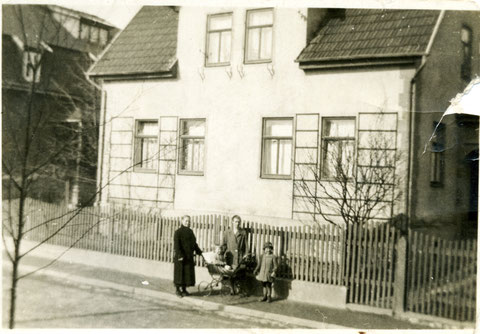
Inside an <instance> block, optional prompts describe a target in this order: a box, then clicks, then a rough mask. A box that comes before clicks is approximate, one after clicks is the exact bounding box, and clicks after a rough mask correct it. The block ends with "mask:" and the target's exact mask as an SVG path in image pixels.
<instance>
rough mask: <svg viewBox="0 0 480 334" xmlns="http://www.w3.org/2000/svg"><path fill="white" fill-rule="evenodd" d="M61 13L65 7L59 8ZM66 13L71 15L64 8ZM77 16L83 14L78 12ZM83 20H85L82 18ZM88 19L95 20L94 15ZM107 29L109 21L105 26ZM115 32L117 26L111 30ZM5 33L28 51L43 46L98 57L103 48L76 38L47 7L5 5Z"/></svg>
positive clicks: (3, 25) (3, 22) (3, 17)
mask: <svg viewBox="0 0 480 334" xmlns="http://www.w3.org/2000/svg"><path fill="white" fill-rule="evenodd" d="M56 8H57V9H62V7H59V6H56ZM63 9H64V10H65V11H66V12H68V11H70V10H69V9H67V8H63ZM75 13H76V14H77V15H80V14H81V12H78V11H75ZM82 17H83V16H82ZM85 17H87V18H89V19H90V20H92V19H93V18H94V17H93V16H92V15H88V14H86V15H85ZM101 23H102V24H104V25H106V21H103V20H102V22H101ZM110 27H111V28H113V26H110ZM2 33H3V34H5V35H10V36H16V37H17V38H18V39H19V40H21V41H22V43H24V44H25V45H26V46H28V47H37V46H39V44H40V42H43V43H46V44H49V45H54V46H59V47H63V48H66V49H71V50H77V51H81V52H91V53H93V54H98V53H99V52H100V51H101V50H102V49H103V47H102V46H100V45H93V44H90V43H88V42H87V41H85V40H82V39H80V38H76V37H75V36H73V35H72V34H71V33H70V32H69V31H68V30H67V29H65V27H64V26H63V25H62V24H61V23H60V22H58V21H57V20H56V19H55V18H54V15H53V12H52V9H51V8H50V7H49V6H47V5H3V6H2Z"/></svg>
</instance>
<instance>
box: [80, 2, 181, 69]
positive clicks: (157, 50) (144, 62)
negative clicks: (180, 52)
mask: <svg viewBox="0 0 480 334" xmlns="http://www.w3.org/2000/svg"><path fill="white" fill-rule="evenodd" d="M177 30H178V11H177V10H176V9H174V8H172V7H166V6H144V7H142V8H141V9H140V11H139V12H138V13H137V15H135V17H134V18H133V19H132V21H130V23H129V24H128V26H127V27H126V28H125V30H123V31H122V32H121V33H120V34H119V36H118V37H117V38H116V40H115V41H114V42H113V43H112V44H111V46H110V47H109V48H108V49H107V50H106V51H105V53H104V54H103V55H102V57H101V58H100V59H99V60H98V62H97V63H96V64H95V65H94V66H93V67H92V68H91V69H90V71H89V74H90V75H91V76H102V77H108V76H115V77H118V76H132V75H134V76H152V75H158V74H161V73H164V74H165V73H168V72H170V71H172V70H173V67H174V65H175V63H176V61H177V56H176V53H177Z"/></svg>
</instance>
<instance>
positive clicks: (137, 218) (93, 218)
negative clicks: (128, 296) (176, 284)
mask: <svg viewBox="0 0 480 334" xmlns="http://www.w3.org/2000/svg"><path fill="white" fill-rule="evenodd" d="M5 207H6V205H5V203H4V208H5ZM26 207H27V211H26V222H27V224H26V225H27V226H26V229H25V231H26V235H25V236H26V238H27V239H29V240H32V241H37V242H42V241H44V240H46V242H47V243H49V244H53V245H60V246H66V247H75V248H82V249H88V250H94V251H99V252H106V253H110V254H117V255H124V256H131V257H137V258H142V259H150V260H156V261H165V262H173V233H174V231H175V230H176V229H177V228H178V227H180V224H181V223H180V220H181V218H180V217H162V216H160V215H159V214H158V213H155V212H142V211H140V210H133V209H129V208H126V207H124V206H119V205H115V204H111V205H106V206H95V207H86V208H83V209H82V210H75V209H68V208H67V207H65V206H62V205H57V204H49V203H43V202H40V201H36V200H32V199H29V200H28V202H27V205H26ZM191 218H192V223H191V228H192V230H193V231H194V233H195V235H196V238H197V243H198V245H199V247H200V248H201V249H202V250H203V251H213V250H214V248H215V245H216V244H219V243H220V238H221V235H222V234H223V233H224V232H225V230H226V229H227V228H228V226H229V218H228V217H226V216H223V215H199V216H192V217H191ZM243 225H244V227H245V228H246V229H247V230H248V232H249V233H248V236H249V247H250V251H251V253H252V254H255V255H256V257H257V259H258V258H259V256H260V254H261V252H262V251H263V245H264V244H265V243H266V242H268V241H269V242H272V243H273V245H274V253H275V254H276V255H277V256H278V259H279V272H278V274H279V277H283V278H289V279H296V280H301V281H308V282H317V283H324V284H333V285H343V276H344V272H343V268H344V265H343V264H344V261H345V259H344V258H345V253H344V250H345V247H344V245H345V231H344V229H342V228H341V227H338V226H332V225H325V226H306V225H302V226H288V227H278V226H270V225H266V224H262V223H257V222H251V221H245V222H243ZM196 261H197V265H203V263H202V261H203V259H202V258H200V257H197V259H196Z"/></svg>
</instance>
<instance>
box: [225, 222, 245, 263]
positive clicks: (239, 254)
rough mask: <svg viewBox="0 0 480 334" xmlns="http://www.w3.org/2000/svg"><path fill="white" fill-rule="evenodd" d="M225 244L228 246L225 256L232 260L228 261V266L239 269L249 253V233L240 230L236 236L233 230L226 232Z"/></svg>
mask: <svg viewBox="0 0 480 334" xmlns="http://www.w3.org/2000/svg"><path fill="white" fill-rule="evenodd" d="M223 244H224V245H226V246H227V251H226V253H225V255H226V256H227V258H228V259H229V260H230V261H228V260H227V264H228V265H231V266H233V267H237V266H238V265H239V264H240V262H241V261H242V258H243V257H244V256H245V255H247V253H248V251H249V246H248V235H247V231H246V230H245V229H239V230H238V231H237V234H236V235H235V233H233V229H228V230H226V231H225V234H224V235H223ZM229 262H230V263H229Z"/></svg>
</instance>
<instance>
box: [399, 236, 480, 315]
mask: <svg viewBox="0 0 480 334" xmlns="http://www.w3.org/2000/svg"><path fill="white" fill-rule="evenodd" d="M409 245H410V246H409V257H408V258H409V266H408V274H407V286H408V288H407V309H408V310H409V311H412V312H417V313H423V314H428V315H433V316H439V317H443V318H450V319H453V320H459V321H474V320H475V304H476V298H475V296H476V289H475V285H476V273H477V266H476V264H477V240H476V239H471V240H444V239H441V238H440V237H437V236H433V235H428V234H425V233H421V232H416V231H411V232H410V233H409Z"/></svg>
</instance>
